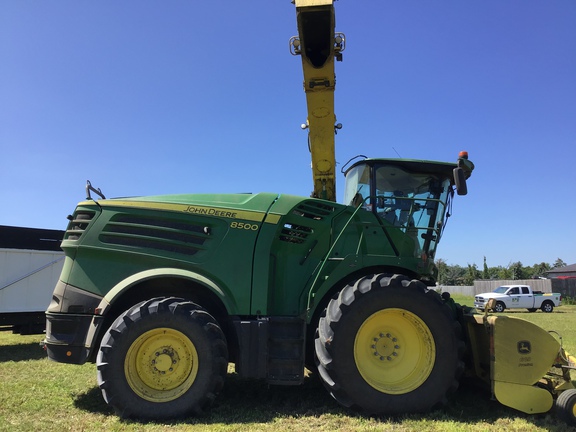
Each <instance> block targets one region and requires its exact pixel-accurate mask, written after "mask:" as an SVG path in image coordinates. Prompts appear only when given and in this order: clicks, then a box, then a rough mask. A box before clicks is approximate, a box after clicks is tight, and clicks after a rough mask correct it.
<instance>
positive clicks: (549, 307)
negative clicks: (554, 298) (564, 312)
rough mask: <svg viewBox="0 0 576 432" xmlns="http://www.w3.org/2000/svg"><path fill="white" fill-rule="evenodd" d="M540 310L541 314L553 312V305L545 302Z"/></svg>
mask: <svg viewBox="0 0 576 432" xmlns="http://www.w3.org/2000/svg"><path fill="white" fill-rule="evenodd" d="M540 309H542V312H546V313H550V312H552V311H553V310H554V304H553V303H552V302H551V301H545V302H544V303H542V307H541V308H540Z"/></svg>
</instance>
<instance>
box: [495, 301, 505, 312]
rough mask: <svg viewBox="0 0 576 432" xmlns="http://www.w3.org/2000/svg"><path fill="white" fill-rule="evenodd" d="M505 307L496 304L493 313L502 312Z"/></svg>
mask: <svg viewBox="0 0 576 432" xmlns="http://www.w3.org/2000/svg"><path fill="white" fill-rule="evenodd" d="M505 309H506V305H505V304H504V303H502V302H496V304H495V305H494V312H504V310H505Z"/></svg>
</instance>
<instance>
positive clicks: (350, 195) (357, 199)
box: [344, 165, 370, 207]
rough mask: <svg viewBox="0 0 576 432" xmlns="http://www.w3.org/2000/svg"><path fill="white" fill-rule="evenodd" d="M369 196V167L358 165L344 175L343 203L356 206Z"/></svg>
mask: <svg viewBox="0 0 576 432" xmlns="http://www.w3.org/2000/svg"><path fill="white" fill-rule="evenodd" d="M369 196H370V167H369V166H368V165H358V166H355V167H354V168H352V169H351V170H350V171H348V173H346V190H345V191H344V203H345V204H348V205H353V206H355V207H356V206H358V205H360V204H362V202H363V201H364V198H366V197H369Z"/></svg>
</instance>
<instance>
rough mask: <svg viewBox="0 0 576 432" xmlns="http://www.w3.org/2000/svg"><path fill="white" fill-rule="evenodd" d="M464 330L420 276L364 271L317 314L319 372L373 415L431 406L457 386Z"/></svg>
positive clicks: (347, 402)
mask: <svg viewBox="0 0 576 432" xmlns="http://www.w3.org/2000/svg"><path fill="white" fill-rule="evenodd" d="M461 332H462V329H461V326H460V324H459V323H458V322H457V321H455V320H454V318H453V316H452V312H451V310H450V308H449V307H448V306H446V305H445V304H444V303H443V302H442V299H441V297H440V295H439V294H438V293H436V292H435V291H428V290H427V288H426V286H425V285H424V284H423V283H422V282H419V281H416V280H413V281H410V280H409V279H408V278H406V277H405V276H402V275H394V276H392V275H385V274H380V275H374V276H367V277H364V278H361V279H359V280H357V281H356V282H355V283H353V284H350V285H347V286H346V287H345V288H344V289H343V290H342V291H341V292H340V294H339V296H338V297H337V298H335V299H332V300H331V301H330V303H329V304H328V307H327V308H326V311H325V315H324V316H323V317H321V318H320V321H319V324H318V331H317V337H316V340H315V351H316V359H317V366H318V371H319V375H320V378H321V380H322V381H323V383H324V385H325V387H326V388H327V389H328V391H329V392H330V394H331V395H332V396H333V397H334V398H335V399H336V400H337V401H338V402H339V403H340V404H342V405H344V406H346V407H355V408H359V409H361V410H362V411H364V412H366V413H369V414H375V415H381V414H386V415H390V414H398V413H408V412H423V411H427V410H429V409H431V408H433V407H436V406H439V405H442V404H444V403H445V401H446V399H445V397H446V394H447V393H449V392H453V391H455V390H456V388H457V387H458V378H459V376H460V375H461V374H462V372H463V370H464V363H463V362H462V361H461V355H462V354H463V352H464V343H463V342H462V340H461V339H460V336H461Z"/></svg>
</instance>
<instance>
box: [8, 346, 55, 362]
mask: <svg viewBox="0 0 576 432" xmlns="http://www.w3.org/2000/svg"><path fill="white" fill-rule="evenodd" d="M46 357H47V356H46V352H45V351H44V350H43V349H42V348H41V347H40V344H39V343H38V342H31V343H27V344H16V345H2V346H0V363H3V362H8V361H25V360H41V359H45V358H46Z"/></svg>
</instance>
